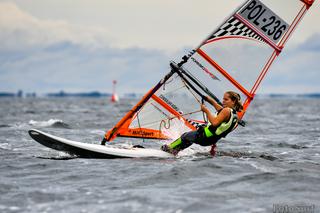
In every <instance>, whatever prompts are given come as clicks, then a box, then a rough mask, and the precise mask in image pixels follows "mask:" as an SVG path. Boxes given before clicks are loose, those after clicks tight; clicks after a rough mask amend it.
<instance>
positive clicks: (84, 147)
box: [29, 129, 174, 158]
mask: <svg viewBox="0 0 320 213" xmlns="http://www.w3.org/2000/svg"><path fill="white" fill-rule="evenodd" d="M29 135H30V136H31V137H32V138H33V139H34V140H35V141H37V142H38V143H40V144H42V145H44V146H46V147H49V148H52V149H55V150H59V151H64V152H67V153H70V154H75V155H77V156H79V157H83V158H172V157H174V156H173V155H172V154H170V153H167V152H164V151H161V150H160V149H159V150H157V149H147V148H136V147H131V148H123V147H116V146H111V145H99V144H89V143H83V142H77V141H72V140H68V139H65V138H61V137H57V136H54V135H51V134H48V133H45V132H42V131H39V130H36V129H31V130H29Z"/></svg>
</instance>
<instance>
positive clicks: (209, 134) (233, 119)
mask: <svg viewBox="0 0 320 213" xmlns="http://www.w3.org/2000/svg"><path fill="white" fill-rule="evenodd" d="M229 109H230V118H229V120H228V121H227V122H222V123H221V124H220V125H219V126H217V127H214V126H212V125H211V124H210V125H208V126H206V127H205V128H204V134H205V137H206V138H215V139H220V138H222V137H226V135H227V134H229V133H230V132H231V131H232V130H233V129H234V128H235V127H236V125H237V124H238V116H237V113H236V111H235V110H233V109H231V108H229ZM220 112H221V111H220ZM220 112H218V114H219V113H220Z"/></svg>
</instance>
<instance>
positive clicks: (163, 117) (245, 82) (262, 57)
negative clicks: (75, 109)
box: [103, 0, 314, 143]
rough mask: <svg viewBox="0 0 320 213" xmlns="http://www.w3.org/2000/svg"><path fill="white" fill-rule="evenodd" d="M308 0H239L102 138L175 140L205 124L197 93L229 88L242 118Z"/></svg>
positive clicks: (213, 93) (218, 93)
mask: <svg viewBox="0 0 320 213" xmlns="http://www.w3.org/2000/svg"><path fill="white" fill-rule="evenodd" d="M313 1H314V0H294V1H290V3H289V2H286V4H290V10H288V9H287V7H285V8H284V7H281V4H283V3H284V2H283V1H279V0H264V1H263V0H248V1H245V2H244V3H243V4H242V5H240V7H239V8H237V9H236V10H235V11H234V12H233V13H232V14H231V15H230V16H229V17H227V19H226V20H225V21H224V22H223V23H222V24H221V25H220V26H219V27H218V28H217V29H215V30H214V31H213V32H212V33H210V35H209V36H208V37H207V38H206V39H205V40H204V41H203V42H201V43H200V45H199V46H198V47H196V48H195V49H193V50H191V51H190V52H189V53H188V54H186V55H185V56H184V57H183V58H182V61H180V62H179V63H175V62H173V61H172V62H170V71H169V73H168V74H167V75H165V76H164V78H163V79H161V80H160V81H159V82H158V84H156V85H155V87H153V88H152V89H151V90H150V91H149V92H147V93H146V94H145V96H144V97H143V98H142V99H141V100H140V101H139V102H138V103H137V104H136V105H135V106H134V107H133V108H132V109H131V110H130V111H129V112H128V113H127V114H126V115H125V116H124V117H123V118H122V119H121V120H120V121H119V122H118V123H117V124H116V125H115V126H114V127H113V128H112V129H110V130H109V131H107V132H106V134H105V138H104V140H103V143H105V142H106V141H111V140H113V139H114V138H116V137H135V138H146V139H161V140H169V139H176V138H178V137H179V136H180V135H181V134H182V133H184V132H186V131H190V130H195V129H197V127H198V126H199V125H203V124H205V123H206V118H205V116H204V114H203V113H202V112H201V111H200V104H201V103H202V102H203V101H204V98H203V97H205V96H210V97H212V98H214V99H215V100H216V101H217V102H218V103H221V101H220V98H222V97H223V94H224V92H226V91H229V90H232V91H235V92H238V93H239V94H240V96H241V99H242V100H244V110H243V111H242V112H241V113H239V117H240V118H242V117H243V116H244V114H245V112H246V110H247V109H248V107H249V105H250V103H251V101H252V100H253V99H254V96H255V94H256V91H257V89H258V88H259V86H260V83H261V81H262V80H263V78H264V77H265V75H266V73H267V72H268V71H269V68H270V66H271V64H272V63H273V62H274V60H275V59H276V58H277V57H278V56H279V54H280V53H281V51H282V50H283V48H284V46H285V44H286V42H287V40H288V39H289V37H290V36H291V34H292V32H293V31H294V29H295V28H296V26H297V25H298V23H299V22H300V21H301V19H302V17H303V16H304V14H305V13H306V12H307V10H308V9H309V8H310V6H311V5H312V3H313ZM277 5H278V6H277ZM279 8H284V9H285V10H286V11H282V12H281V11H280V10H279ZM281 14H286V15H285V16H281ZM211 110H212V111H213V110H214V109H213V107H212V108H211Z"/></svg>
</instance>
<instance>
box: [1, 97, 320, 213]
mask: <svg viewBox="0 0 320 213" xmlns="http://www.w3.org/2000/svg"><path fill="white" fill-rule="evenodd" d="M136 102H137V100H120V102H119V103H116V104H112V103H111V102H110V101H109V100H106V99H104V98H1V99H0V118H1V119H0V158H1V163H0V178H1V181H0V212H68V213H69V212H76V213H78V212H152V213H153V212H168V213H170V212H172V213H173V212H179V213H182V212H281V210H292V211H295V210H299V208H300V210H301V208H302V210H304V211H305V212H310V211H311V210H313V212H319V211H320V201H319V198H320V113H319V106H320V99H316V98H315V99H312V98H284V97H279V98H260V99H256V100H255V101H254V102H253V103H252V105H251V106H250V108H249V110H248V112H247V113H246V115H245V120H246V123H247V125H246V127H238V129H237V130H235V131H234V132H233V133H231V134H230V135H228V137H227V138H225V139H223V140H221V141H220V142H219V144H218V153H217V156H216V157H214V158H212V157H210V155H208V154H207V151H208V149H209V148H203V147H200V146H197V145H193V146H192V147H190V148H189V149H188V150H185V151H184V152H182V153H181V156H180V157H178V158H175V159H165V160H163V159H162V160H161V159H138V158H137V159H81V158H77V157H76V156H70V155H68V154H66V153H63V152H58V151H55V150H50V149H48V148H46V147H44V146H42V145H40V144H38V143H37V142H35V141H33V140H32V139H31V138H30V137H29V135H28V133H27V131H28V130H29V129H32V128H36V129H39V130H42V131H45V132H48V133H51V134H54V135H57V136H61V137H64V138H68V139H71V140H76V141H82V142H86V143H99V142H100V141H101V139H102V138H103V135H104V131H105V130H107V129H109V128H111V127H112V126H113V125H114V124H115V123H116V122H117V121H118V120H119V119H120V118H121V117H122V116H123V115H124V114H125V113H126V112H127V111H128V110H130V108H131V107H132V106H133V105H134V104H135V103H136ZM114 143H124V144H143V145H144V146H149V147H152V148H159V147H160V146H161V144H162V142H160V141H153V142H152V143H147V142H146V141H141V140H137V139H136V140H130V139H124V138H119V139H116V141H115V142H114ZM309 210H310V211H309ZM282 212H283V211H282Z"/></svg>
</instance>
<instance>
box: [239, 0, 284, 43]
mask: <svg viewBox="0 0 320 213" xmlns="http://www.w3.org/2000/svg"><path fill="white" fill-rule="evenodd" d="M237 14H238V15H240V16H241V17H242V18H244V19H246V20H247V21H249V22H250V23H251V24H253V25H254V26H255V27H256V28H257V29H258V30H259V31H260V32H262V33H263V34H264V35H265V36H267V37H268V38H269V39H271V40H272V41H273V42H274V43H277V42H278V40H279V39H280V38H281V37H282V35H283V34H284V33H285V32H286V31H287V29H288V26H289V25H288V24H287V23H286V22H285V21H283V20H282V19H281V18H280V17H278V16H277V15H276V14H275V13H274V12H272V11H271V10H270V9H269V8H268V7H267V6H265V5H264V4H262V3H261V2H260V1H259V0H252V1H250V2H249V3H248V4H246V5H245V6H244V8H242V9H241V10H240V11H238V12H237Z"/></svg>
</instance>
